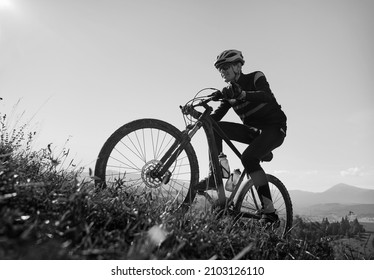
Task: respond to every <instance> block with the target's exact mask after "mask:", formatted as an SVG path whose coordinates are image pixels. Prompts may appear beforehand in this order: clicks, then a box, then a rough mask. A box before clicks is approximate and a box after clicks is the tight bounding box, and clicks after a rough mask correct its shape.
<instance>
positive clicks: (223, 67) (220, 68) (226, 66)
mask: <svg viewBox="0 0 374 280" xmlns="http://www.w3.org/2000/svg"><path fill="white" fill-rule="evenodd" d="M231 66H232V64H231V63H229V64H223V65H222V66H221V67H219V68H218V71H220V72H221V71H226V70H228V69H230V67H231Z"/></svg>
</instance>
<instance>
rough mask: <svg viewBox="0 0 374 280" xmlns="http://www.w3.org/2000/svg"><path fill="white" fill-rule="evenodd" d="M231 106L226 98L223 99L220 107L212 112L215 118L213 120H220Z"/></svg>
mask: <svg viewBox="0 0 374 280" xmlns="http://www.w3.org/2000/svg"><path fill="white" fill-rule="evenodd" d="M230 108H231V105H230V103H229V102H228V101H226V100H223V101H221V104H220V105H219V106H218V108H217V109H216V110H215V111H214V112H213V113H212V114H211V117H212V118H213V120H215V121H216V122H218V121H220V120H221V119H222V118H223V117H224V116H225V115H226V113H227V112H228V110H229V109H230Z"/></svg>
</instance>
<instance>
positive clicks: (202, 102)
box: [179, 90, 223, 119]
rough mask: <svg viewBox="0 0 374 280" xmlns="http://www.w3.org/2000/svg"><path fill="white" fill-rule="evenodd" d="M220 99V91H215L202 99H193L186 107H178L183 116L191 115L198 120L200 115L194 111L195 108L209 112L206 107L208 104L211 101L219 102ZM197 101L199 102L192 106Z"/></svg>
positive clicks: (208, 107) (208, 108)
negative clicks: (202, 108)
mask: <svg viewBox="0 0 374 280" xmlns="http://www.w3.org/2000/svg"><path fill="white" fill-rule="evenodd" d="M222 97H223V96H222V93H221V91H219V90H216V91H215V92H213V93H211V94H209V95H207V96H204V97H200V98H196V96H195V98H193V99H192V100H190V101H189V102H187V104H186V105H184V106H179V108H180V109H181V110H182V113H183V114H184V115H191V116H192V117H193V118H195V119H198V118H199V117H200V115H201V113H200V112H199V111H197V110H195V108H196V107H204V109H205V110H207V111H210V112H211V111H212V108H211V107H210V106H209V105H208V103H209V102H211V101H219V100H220V99H222ZM197 100H199V102H198V103H196V104H193V103H194V102H195V101H197ZM210 112H209V113H210Z"/></svg>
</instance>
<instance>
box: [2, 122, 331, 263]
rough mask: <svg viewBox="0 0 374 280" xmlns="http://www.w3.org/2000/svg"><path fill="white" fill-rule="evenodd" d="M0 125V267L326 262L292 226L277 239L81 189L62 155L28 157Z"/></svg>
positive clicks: (117, 194) (27, 137)
mask: <svg viewBox="0 0 374 280" xmlns="http://www.w3.org/2000/svg"><path fill="white" fill-rule="evenodd" d="M4 120H5V117H1V121H2V122H1V139H0V140H1V142H0V259H333V258H334V251H333V248H332V247H331V245H330V242H329V241H328V240H327V239H323V238H321V239H320V240H312V239H310V240H309V239H308V238H307V237H305V236H306V235H303V234H302V230H301V229H298V225H297V224H296V225H295V228H294V229H293V232H292V234H290V236H288V237H287V238H280V237H278V236H276V235H275V234H274V233H273V232H271V231H268V230H264V229H262V228H260V227H258V226H257V225H256V224H254V223H244V222H242V221H238V222H235V221H234V220H233V219H232V218H231V217H225V216H224V217H221V216H218V215H216V213H211V212H199V211H197V210H192V211H191V212H190V213H189V214H187V215H185V216H184V217H178V216H176V215H174V214H173V213H170V212H168V210H167V209H166V207H165V203H162V202H159V201H157V200H150V199H149V197H148V196H147V194H146V193H144V194H140V195H133V194H129V193H126V192H125V191H124V190H123V188H121V187H120V186H117V187H116V188H110V189H109V188H108V189H99V188H97V187H95V186H94V185H93V183H92V181H91V180H86V181H81V180H79V179H78V178H79V177H80V176H79V175H80V173H81V172H82V170H81V169H78V168H77V167H75V166H74V164H73V163H72V162H71V163H70V164H68V165H67V167H64V168H62V167H61V163H62V162H64V161H65V162H66V158H67V154H68V153H67V152H64V151H62V152H60V153H59V154H58V155H54V154H53V152H52V150H51V149H50V147H46V148H45V149H42V150H39V151H32V150H31V148H30V143H31V141H32V137H33V134H32V133H31V134H30V133H25V132H24V127H21V128H20V129H19V130H17V131H11V132H9V131H8V130H7V127H6V125H5V122H4Z"/></svg>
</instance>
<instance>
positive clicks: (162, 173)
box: [150, 121, 202, 185]
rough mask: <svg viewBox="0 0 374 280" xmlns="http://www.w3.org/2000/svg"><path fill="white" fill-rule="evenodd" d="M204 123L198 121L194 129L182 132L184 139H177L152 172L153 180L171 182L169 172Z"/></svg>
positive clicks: (164, 182)
mask: <svg viewBox="0 0 374 280" xmlns="http://www.w3.org/2000/svg"><path fill="white" fill-rule="evenodd" d="M201 126H202V123H201V122H200V121H197V122H196V123H195V125H194V126H193V127H192V129H186V130H184V131H183V132H182V138H181V139H176V140H175V141H174V143H173V145H172V146H171V147H170V148H169V149H168V151H167V152H166V153H165V155H164V156H163V157H162V158H161V159H160V162H158V163H157V164H156V166H155V169H154V170H153V171H152V172H151V174H150V175H151V176H152V177H153V178H158V179H159V180H161V181H162V183H163V184H165V185H166V184H167V183H169V181H170V178H171V175H172V173H171V172H170V171H169V168H170V166H171V165H172V164H173V163H174V162H175V161H176V160H177V158H178V156H179V154H180V153H181V152H182V151H183V149H184V148H185V147H186V145H187V144H188V143H190V142H191V139H192V137H193V136H194V135H195V133H196V132H197V131H198V130H199V129H200V128H201Z"/></svg>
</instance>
